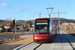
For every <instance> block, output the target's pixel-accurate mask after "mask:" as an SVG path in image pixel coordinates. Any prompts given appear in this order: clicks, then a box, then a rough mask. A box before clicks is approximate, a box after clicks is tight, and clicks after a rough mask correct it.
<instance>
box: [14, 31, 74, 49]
mask: <svg viewBox="0 0 75 50" xmlns="http://www.w3.org/2000/svg"><path fill="white" fill-rule="evenodd" d="M74 44H75V37H73V36H71V35H70V34H68V33H66V32H64V31H60V34H58V35H57V36H56V38H55V39H54V41H53V42H52V43H43V44H41V45H40V44H39V43H31V44H30V45H27V46H20V47H18V48H16V49H18V50H74V48H75V47H74V46H75V45H74ZM16 49H15V48H14V49H13V50H16Z"/></svg>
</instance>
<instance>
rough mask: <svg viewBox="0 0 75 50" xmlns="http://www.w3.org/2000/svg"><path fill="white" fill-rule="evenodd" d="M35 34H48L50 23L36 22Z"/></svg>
mask: <svg viewBox="0 0 75 50" xmlns="http://www.w3.org/2000/svg"><path fill="white" fill-rule="evenodd" d="M35 33H36V34H39V33H40V34H44V33H48V22H36V24H35Z"/></svg>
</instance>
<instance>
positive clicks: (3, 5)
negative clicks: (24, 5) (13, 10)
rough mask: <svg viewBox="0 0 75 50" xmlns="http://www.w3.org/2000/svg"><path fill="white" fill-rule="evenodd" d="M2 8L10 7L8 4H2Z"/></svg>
mask: <svg viewBox="0 0 75 50" xmlns="http://www.w3.org/2000/svg"><path fill="white" fill-rule="evenodd" d="M0 6H2V7H9V5H8V4H6V3H2V4H0Z"/></svg>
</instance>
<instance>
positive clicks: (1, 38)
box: [0, 32, 33, 41]
mask: <svg viewBox="0 0 75 50" xmlns="http://www.w3.org/2000/svg"><path fill="white" fill-rule="evenodd" d="M32 33H33V32H27V33H18V34H16V38H19V37H20V36H22V35H31V34H32ZM13 38H14V33H13V34H0V41H5V40H9V39H13Z"/></svg>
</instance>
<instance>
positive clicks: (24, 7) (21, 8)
mask: <svg viewBox="0 0 75 50" xmlns="http://www.w3.org/2000/svg"><path fill="white" fill-rule="evenodd" d="M24 9H27V7H26V6H23V7H19V8H18V10H24Z"/></svg>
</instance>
